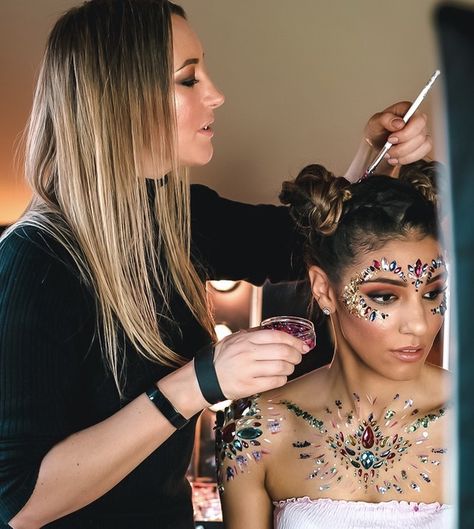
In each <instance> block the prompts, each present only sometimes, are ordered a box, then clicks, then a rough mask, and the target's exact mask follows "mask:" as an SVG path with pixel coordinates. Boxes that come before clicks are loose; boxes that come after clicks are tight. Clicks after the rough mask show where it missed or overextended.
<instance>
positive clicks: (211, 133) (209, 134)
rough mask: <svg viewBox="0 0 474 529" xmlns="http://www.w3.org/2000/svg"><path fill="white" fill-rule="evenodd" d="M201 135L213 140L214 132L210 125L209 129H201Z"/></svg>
mask: <svg viewBox="0 0 474 529" xmlns="http://www.w3.org/2000/svg"><path fill="white" fill-rule="evenodd" d="M198 132H199V134H203V135H204V136H207V137H208V138H212V136H214V130H213V129H212V127H211V126H210V125H208V126H207V127H203V128H202V129H199V131H198Z"/></svg>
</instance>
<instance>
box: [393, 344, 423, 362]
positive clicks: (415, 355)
mask: <svg viewBox="0 0 474 529" xmlns="http://www.w3.org/2000/svg"><path fill="white" fill-rule="evenodd" d="M391 353H392V354H393V355H394V356H395V357H396V358H398V359H399V360H402V361H403V362H417V361H418V360H419V359H420V358H422V356H423V353H424V348H423V347H422V346H421V345H414V346H407V347H399V348H398V349H392V350H391Z"/></svg>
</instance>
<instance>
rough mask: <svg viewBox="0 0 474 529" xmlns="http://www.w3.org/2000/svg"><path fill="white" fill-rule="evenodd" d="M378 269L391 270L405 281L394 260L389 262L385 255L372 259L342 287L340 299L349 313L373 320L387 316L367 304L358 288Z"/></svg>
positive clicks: (378, 270)
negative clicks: (368, 264)
mask: <svg viewBox="0 0 474 529" xmlns="http://www.w3.org/2000/svg"><path fill="white" fill-rule="evenodd" d="M380 271H383V272H393V273H394V274H396V275H397V276H398V277H399V278H400V279H401V280H402V281H404V282H405V283H406V282H407V279H406V277H405V274H404V273H403V271H402V269H401V267H400V266H398V265H397V262H396V261H390V262H389V261H388V260H387V259H386V258H385V257H383V258H382V259H381V260H380V261H377V260H374V261H373V263H372V264H371V265H370V266H368V267H367V268H366V269H365V270H363V271H362V272H361V273H360V274H358V275H357V276H355V277H353V278H352V279H351V281H350V283H349V285H346V286H345V287H344V292H343V294H342V300H343V302H344V304H345V305H346V307H347V309H348V310H349V312H350V313H351V314H354V315H355V316H358V317H359V318H363V319H366V320H369V321H374V320H376V319H377V318H381V319H382V320H384V319H385V318H388V314H386V313H385V312H381V311H379V310H377V309H374V308H372V307H371V306H370V305H367V302H366V301H365V299H364V297H363V296H361V294H360V290H359V286H360V285H361V284H362V283H364V282H365V281H368V280H369V279H372V277H373V276H374V275H375V274H376V273H377V272H380Z"/></svg>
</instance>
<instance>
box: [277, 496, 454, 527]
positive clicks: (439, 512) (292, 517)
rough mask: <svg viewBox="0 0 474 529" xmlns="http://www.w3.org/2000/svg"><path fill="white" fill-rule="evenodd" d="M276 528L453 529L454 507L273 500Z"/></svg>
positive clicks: (294, 499) (306, 499)
mask: <svg viewBox="0 0 474 529" xmlns="http://www.w3.org/2000/svg"><path fill="white" fill-rule="evenodd" d="M273 504H274V506H275V510H274V523H273V526H274V528H275V529H400V528H401V529H450V528H453V527H454V523H453V520H452V517H453V508H452V507H451V506H450V505H441V504H439V503H416V502H406V501H395V500H393V501H386V502H380V503H366V502H363V501H345V500H331V499H318V500H312V499H310V498H308V497H304V498H291V499H288V500H282V501H276V502H273Z"/></svg>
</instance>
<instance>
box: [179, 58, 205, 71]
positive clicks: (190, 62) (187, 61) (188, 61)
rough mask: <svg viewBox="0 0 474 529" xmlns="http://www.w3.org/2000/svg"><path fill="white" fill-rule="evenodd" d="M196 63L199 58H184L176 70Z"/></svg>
mask: <svg viewBox="0 0 474 529" xmlns="http://www.w3.org/2000/svg"><path fill="white" fill-rule="evenodd" d="M198 63H199V59H186V60H185V61H184V62H183V64H182V65H181V66H180V67H179V68H178V69H177V70H176V71H177V72H179V71H180V70H182V69H183V68H185V67H186V66H189V65H190V64H198Z"/></svg>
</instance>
